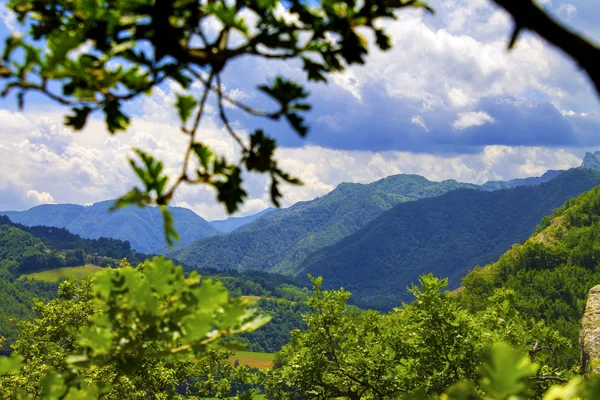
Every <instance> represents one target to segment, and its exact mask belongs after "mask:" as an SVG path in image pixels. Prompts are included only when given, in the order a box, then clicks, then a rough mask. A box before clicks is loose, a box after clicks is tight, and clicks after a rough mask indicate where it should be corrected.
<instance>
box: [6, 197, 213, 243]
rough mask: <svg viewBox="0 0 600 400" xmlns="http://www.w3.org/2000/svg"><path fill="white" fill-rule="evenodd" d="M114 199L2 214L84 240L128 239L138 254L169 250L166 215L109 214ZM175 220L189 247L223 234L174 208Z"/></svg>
mask: <svg viewBox="0 0 600 400" xmlns="http://www.w3.org/2000/svg"><path fill="white" fill-rule="evenodd" d="M112 204H113V201H112V200H109V201H102V202H99V203H95V204H92V205H91V206H87V207H86V206H79V205H73V204H45V205H41V206H37V207H33V208H31V209H29V210H27V211H21V212H14V211H12V212H0V215H6V216H8V217H9V218H10V219H11V220H12V221H13V222H17V223H20V224H23V225H27V226H34V225H44V226H55V227H58V228H67V229H68V230H69V231H70V232H72V233H75V234H78V235H80V236H81V237H83V238H92V239H95V238H100V237H107V238H115V239H120V240H126V241H128V242H129V243H131V247H132V248H133V249H135V250H136V251H138V252H142V253H146V254H151V253H154V252H158V251H159V250H160V249H163V248H165V247H166V242H165V240H164V232H163V224H162V216H161V214H160V212H159V211H158V209H157V208H155V207H146V208H138V207H127V208H122V209H119V210H116V211H112V212H109V208H110V206H111V205H112ZM170 210H171V212H172V213H173V217H174V218H175V229H177V231H178V232H179V235H180V237H181V241H180V242H178V243H177V245H179V246H181V245H185V244H187V243H190V242H193V241H194V240H197V239H199V238H203V237H207V236H212V235H216V234H218V233H219V232H218V231H217V230H216V229H215V228H213V227H212V226H211V225H210V224H209V223H208V222H207V221H206V220H204V219H203V218H201V217H200V216H198V215H197V214H195V213H194V212H193V211H191V210H188V209H186V208H181V207H170Z"/></svg>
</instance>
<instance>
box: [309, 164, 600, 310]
mask: <svg viewBox="0 0 600 400" xmlns="http://www.w3.org/2000/svg"><path fill="white" fill-rule="evenodd" d="M599 184H600V171H598V170H592V169H584V168H577V169H572V170H569V171H567V172H565V173H563V174H561V175H559V176H558V177H556V178H555V179H553V180H551V181H549V182H547V183H544V184H541V185H539V186H529V187H526V186H523V187H518V188H515V189H505V190H499V191H495V192H484V191H479V190H468V189H464V190H456V191H453V192H450V193H447V194H445V195H442V196H439V197H435V198H431V199H424V200H419V201H415V202H410V203H405V204H400V205H397V206H396V207H394V208H393V209H391V210H389V211H387V212H385V213H383V214H382V215H381V216H379V217H378V218H377V219H376V220H375V221H373V222H372V223H370V224H369V225H368V226H366V227H365V228H364V229H362V230H360V231H358V232H356V233H355V234H353V235H351V236H349V237H347V238H345V239H343V240H341V241H340V242H338V243H336V244H335V245H333V246H330V247H327V248H324V249H322V250H320V251H319V252H317V253H315V254H313V255H311V256H310V257H308V258H307V259H306V261H305V262H304V263H303V264H302V268H301V269H299V270H298V272H297V274H298V276H306V274H312V275H314V276H323V278H324V281H325V284H326V286H328V287H333V288H337V287H340V286H343V287H344V288H346V289H348V290H350V291H351V292H352V293H353V295H354V296H353V298H354V301H355V303H356V304H357V305H360V306H363V307H372V308H379V309H389V308H391V307H394V306H398V305H400V303H401V302H402V301H404V300H407V298H406V287H407V286H409V285H410V284H412V283H416V282H417V280H418V277H419V276H420V275H422V274H425V273H429V272H433V273H434V274H436V275H438V276H441V277H449V278H450V284H451V286H455V287H456V286H457V285H458V282H459V278H460V277H461V276H463V275H464V273H465V272H466V271H467V269H468V268H472V267H473V266H474V265H477V264H483V263H487V262H490V261H492V260H494V259H496V258H497V257H499V256H500V255H501V254H502V253H503V252H504V251H506V250H507V249H508V248H509V247H510V246H511V245H512V244H514V243H519V242H521V241H522V240H524V239H526V238H527V237H528V236H529V235H531V233H532V232H533V231H534V229H535V227H536V225H537V224H538V223H539V221H540V220H541V219H542V217H544V216H545V215H548V214H550V213H552V210H553V209H555V208H557V207H559V206H561V205H562V204H563V203H564V202H565V201H566V200H568V199H570V198H573V197H575V196H577V195H579V194H581V193H582V192H585V191H587V190H590V189H591V188H593V187H594V186H597V185H599Z"/></svg>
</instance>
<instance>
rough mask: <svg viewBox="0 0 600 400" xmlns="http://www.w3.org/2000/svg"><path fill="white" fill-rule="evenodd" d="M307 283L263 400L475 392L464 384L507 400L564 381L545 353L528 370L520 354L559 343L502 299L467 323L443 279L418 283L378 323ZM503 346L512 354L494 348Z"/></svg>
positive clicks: (503, 295)
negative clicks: (296, 326)
mask: <svg viewBox="0 0 600 400" xmlns="http://www.w3.org/2000/svg"><path fill="white" fill-rule="evenodd" d="M313 282H314V285H315V287H314V294H313V296H312V297H311V298H310V299H309V300H308V302H307V305H309V306H310V307H311V308H312V312H311V313H310V314H309V315H307V317H306V323H307V326H308V329H307V330H306V331H294V332H293V338H292V341H291V342H290V343H289V344H288V345H286V346H284V348H283V349H282V350H281V352H279V353H278V354H277V355H276V358H275V362H274V368H273V370H272V371H271V372H270V373H269V378H268V380H267V393H268V398H272V399H292V398H294V399H300V398H314V399H329V398H348V399H396V398H428V397H427V396H435V395H438V394H441V393H443V392H444V391H446V390H447V389H448V388H449V387H451V386H453V385H460V384H461V382H464V381H465V380H466V381H470V382H473V383H474V384H473V385H471V386H469V385H466V386H464V385H463V386H464V388H463V389H465V390H467V389H468V392H470V393H472V395H478V393H481V392H485V393H486V394H487V396H488V397H486V398H490V399H506V398H509V396H511V395H521V394H530V395H533V394H534V393H539V392H540V391H543V390H544V389H545V387H546V386H547V384H546V383H545V379H544V377H546V378H547V377H548V376H549V377H550V378H551V379H552V378H554V377H555V379H558V380H560V379H561V378H560V377H557V375H556V373H559V374H564V371H563V372H557V371H556V365H555V360H554V358H553V357H552V355H551V354H544V353H530V354H532V357H534V358H535V361H536V363H535V364H534V363H532V361H531V360H530V359H529V357H523V356H522V355H521V354H522V352H524V351H527V350H530V349H531V348H532V347H533V345H534V344H535V343H542V344H543V345H544V346H548V347H551V348H553V349H555V350H556V351H559V352H560V351H561V350H563V349H564V347H565V346H566V345H567V341H566V340H565V339H564V338H562V337H560V336H559V335H557V334H556V333H555V332H553V330H552V329H550V328H549V327H547V326H546V325H545V324H544V323H543V322H535V321H533V320H532V321H523V317H522V316H521V315H520V314H519V313H518V312H517V311H515V309H514V307H513V301H514V298H513V296H512V294H511V293H510V292H502V291H500V292H497V293H496V295H495V296H494V298H493V299H491V300H490V301H489V302H487V307H486V309H485V310H483V311H481V312H479V313H477V314H473V313H470V312H468V311H466V310H464V309H462V308H461V307H460V306H459V304H458V303H457V302H456V300H455V299H454V297H452V296H451V295H450V293H448V292H441V290H443V289H444V287H445V286H446V284H447V281H446V280H439V279H437V278H435V277H433V276H432V275H426V276H423V277H422V278H421V280H420V283H421V286H422V288H418V287H413V288H411V293H412V294H413V295H414V296H415V301H414V302H413V303H411V304H410V305H406V304H405V305H404V306H403V307H402V309H395V310H394V311H392V312H391V313H388V314H380V313H378V312H376V311H352V310H350V309H348V308H347V306H346V302H347V301H348V299H349V297H350V294H349V293H348V292H346V291H344V290H343V289H342V290H333V291H324V290H322V289H321V284H322V280H321V279H320V278H319V279H316V280H313ZM501 342H507V343H510V344H511V345H512V346H515V347H516V348H517V349H519V350H518V351H519V352H517V353H514V352H513V351H512V350H509V348H508V347H507V346H508V345H503V344H500V345H497V346H495V347H493V344H494V343H501ZM490 347H492V351H491V354H489V353H488V350H487V349H488V348H490ZM538 381H539V382H541V384H539V385H535V384H534V383H535V382H538ZM452 391H454V393H456V389H452V390H451V392H452ZM449 396H450V397H449V398H461V397H452V396H453V395H450V394H449ZM442 398H444V397H442ZM446 398H448V397H446ZM464 398H470V397H464ZM477 398H479V397H477Z"/></svg>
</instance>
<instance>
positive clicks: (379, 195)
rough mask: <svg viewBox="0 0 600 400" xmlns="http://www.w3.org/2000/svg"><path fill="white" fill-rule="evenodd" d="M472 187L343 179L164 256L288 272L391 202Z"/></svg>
mask: <svg viewBox="0 0 600 400" xmlns="http://www.w3.org/2000/svg"><path fill="white" fill-rule="evenodd" d="M465 187H469V188H476V187H477V186H476V185H472V184H468V183H460V182H456V181H454V180H447V181H443V182H431V181H429V180H427V179H425V178H424V177H422V176H419V175H394V176H390V177H387V178H385V179H381V180H379V181H377V182H373V183H371V184H367V185H364V184H358V183H343V184H341V185H339V186H338V187H337V188H336V189H335V190H333V191H332V192H330V193H328V194H327V195H325V196H323V197H320V198H317V199H315V200H312V201H305V202H300V203H297V204H294V205H293V206H291V207H290V208H287V209H283V210H274V211H272V212H271V213H269V214H267V215H265V216H263V217H262V218H259V219H257V220H256V221H254V222H253V223H250V224H247V225H244V226H243V227H241V228H240V229H238V230H237V231H235V232H232V233H230V234H227V235H219V236H215V237H211V238H206V239H201V240H199V241H197V242H195V243H192V244H191V245H189V246H185V247H182V248H180V249H175V250H174V251H172V252H170V253H169V255H170V256H172V257H175V258H177V259H179V260H181V261H182V262H184V263H185V264H187V265H191V266H198V267H213V268H220V269H246V268H250V269H265V270H270V271H276V272H289V273H292V272H293V271H295V269H296V268H297V267H298V266H299V265H300V263H302V261H303V260H304V259H305V258H306V257H307V256H308V255H310V254H311V253H313V252H315V251H317V250H319V249H321V248H323V247H325V246H328V245H331V244H333V243H335V242H337V241H339V240H341V239H342V238H344V237H346V236H348V235H350V234H352V233H354V232H356V231H357V230H359V229H360V228H362V227H364V226H366V225H367V224H368V223H369V222H371V221H372V220H373V219H375V218H376V217H377V216H378V215H379V214H381V213H382V212H383V211H385V210H389V209H390V208H392V207H393V206H394V205H396V204H399V203H402V202H406V201H412V200H417V199H421V198H425V197H434V196H439V195H441V194H443V193H446V192H448V191H451V190H454V189H457V188H465Z"/></svg>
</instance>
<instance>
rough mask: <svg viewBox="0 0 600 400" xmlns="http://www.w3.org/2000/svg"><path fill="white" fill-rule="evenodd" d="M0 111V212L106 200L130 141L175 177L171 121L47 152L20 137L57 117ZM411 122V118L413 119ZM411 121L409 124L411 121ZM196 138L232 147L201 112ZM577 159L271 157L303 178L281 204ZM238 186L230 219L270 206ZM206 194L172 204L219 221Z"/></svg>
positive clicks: (557, 153)
mask: <svg viewBox="0 0 600 400" xmlns="http://www.w3.org/2000/svg"><path fill="white" fill-rule="evenodd" d="M153 101H154V100H153ZM467 114H469V113H467ZM474 114H475V115H477V113H474ZM3 116H4V117H6V118H4V119H3V121H6V122H7V123H6V124H5V125H3V126H2V127H1V128H0V130H1V131H2V132H1V133H2V134H1V135H0V152H2V153H3V154H10V155H11V157H10V158H6V159H5V160H4V162H3V163H1V164H0V176H1V177H2V180H0V195H2V197H3V199H2V201H0V205H1V206H2V207H1V209H5V210H6V209H11V208H12V209H15V208H24V207H30V206H32V205H35V204H40V203H48V202H56V203H79V204H89V203H92V202H95V201H100V200H105V199H110V198H115V197H117V196H119V195H121V194H123V193H124V192H125V191H126V190H128V189H129V188H130V187H131V186H132V185H134V184H136V183H137V182H136V180H135V179H134V177H133V174H132V173H131V171H130V170H129V167H128V165H127V156H129V155H130V154H131V152H130V147H131V146H132V145H136V146H140V147H142V148H145V149H147V150H149V151H151V152H152V153H153V154H155V155H156V156H157V157H158V158H160V159H161V160H163V161H164V162H165V168H166V169H167V171H169V173H171V174H176V173H177V172H178V171H179V168H180V166H181V160H182V156H183V149H184V148H185V142H186V137H185V135H183V134H182V133H181V132H180V131H179V129H178V126H177V123H176V122H175V121H172V123H170V124H169V123H166V122H154V121H153V118H154V115H153V114H152V113H150V114H148V115H141V116H138V117H135V118H133V124H132V127H131V129H130V130H129V132H127V133H124V134H118V135H115V136H108V135H107V133H106V132H105V128H104V124H103V123H102V122H101V121H98V120H96V119H92V120H91V121H90V123H89V126H88V127H87V128H86V129H85V130H84V131H83V132H79V133H77V134H69V135H67V138H68V141H66V142H65V143H64V144H63V146H62V147H57V148H51V147H49V146H47V145H46V144H44V143H41V142H43V138H42V139H38V138H37V134H32V135H29V136H28V134H27V133H28V132H37V131H40V132H43V131H46V128H47V127H48V126H53V125H54V124H60V121H61V117H62V115H60V114H58V113H50V112H44V113H40V112H35V111H32V112H26V113H16V112H15V113H9V114H4V115H3ZM419 118H420V116H419V115H415V116H414V121H419ZM483 119H486V117H483ZM414 121H411V122H413V123H417V124H418V123H419V122H414ZM423 123H425V122H424V120H423ZM50 131H52V130H51V129H50ZM199 139H200V140H203V141H205V142H207V143H209V144H212V145H214V146H216V147H219V148H220V149H221V150H222V152H223V153H224V154H226V155H227V156H229V157H233V155H234V154H235V151H236V147H235V146H236V145H235V144H234V143H233V141H232V140H231V139H230V138H229V137H228V136H227V134H226V133H225V132H223V131H222V130H221V129H220V128H218V127H217V126H216V125H215V124H214V122H213V121H212V120H211V119H210V118H209V119H207V120H206V125H205V126H204V127H203V129H202V131H201V132H200V135H199ZM36 140H40V141H41V142H39V141H36ZM581 155H582V154H579V152H575V151H567V150H560V149H545V148H511V147H505V146H487V147H485V148H484V150H483V152H482V153H480V154H472V155H456V156H451V157H443V156H436V155H427V154H414V153H408V152H395V151H388V152H370V151H343V150H333V149H324V148H321V147H317V146H306V147H302V148H281V149H279V150H278V152H277V159H278V160H279V162H280V164H281V166H282V168H283V169H284V170H286V171H288V172H289V173H290V174H292V175H294V176H298V177H299V178H300V179H302V181H303V182H304V183H305V184H304V186H292V185H283V187H282V192H283V194H284V199H283V202H282V204H283V206H289V205H291V204H293V203H296V202H298V201H303V200H311V199H313V198H315V197H317V196H322V195H324V194H326V193H328V192H329V191H331V190H333V189H334V188H335V187H336V186H337V185H338V184H340V183H341V182H362V183H368V182H373V181H375V180H378V179H381V178H384V177H386V176H388V175H391V174H398V173H413V174H421V175H424V176H425V177H427V178H428V179H432V180H443V179H457V180H461V181H468V182H483V181H486V180H492V179H509V178H514V177H523V176H531V175H540V174H542V173H543V172H545V171H546V170H547V169H557V168H568V167H572V166H577V165H578V164H579V163H580V162H581V161H580V157H581ZM245 187H246V188H247V189H248V192H249V198H248V201H247V202H246V204H245V205H244V206H243V207H242V209H241V213H240V215H246V214H251V213H255V212H257V211H260V210H261V209H263V208H266V207H268V206H269V205H270V201H269V195H268V181H267V179H266V177H265V176H262V175H256V174H250V175H248V176H246V184H245ZM5 192H6V193H11V195H12V194H14V198H13V199H12V200H10V201H9V200H8V196H7V195H5V194H4V193H5ZM215 198H216V194H215V192H214V190H212V189H210V188H208V187H206V186H184V187H182V188H181V190H180V191H179V193H178V195H177V197H176V199H175V204H177V205H180V206H184V207H189V208H191V209H193V210H194V211H196V212H197V213H198V214H200V215H201V216H203V217H204V218H207V219H220V218H223V217H225V216H226V213H225V212H224V208H223V206H222V205H220V204H218V203H217V201H216V200H215ZM10 202H12V203H10ZM9 203H10V204H9Z"/></svg>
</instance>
